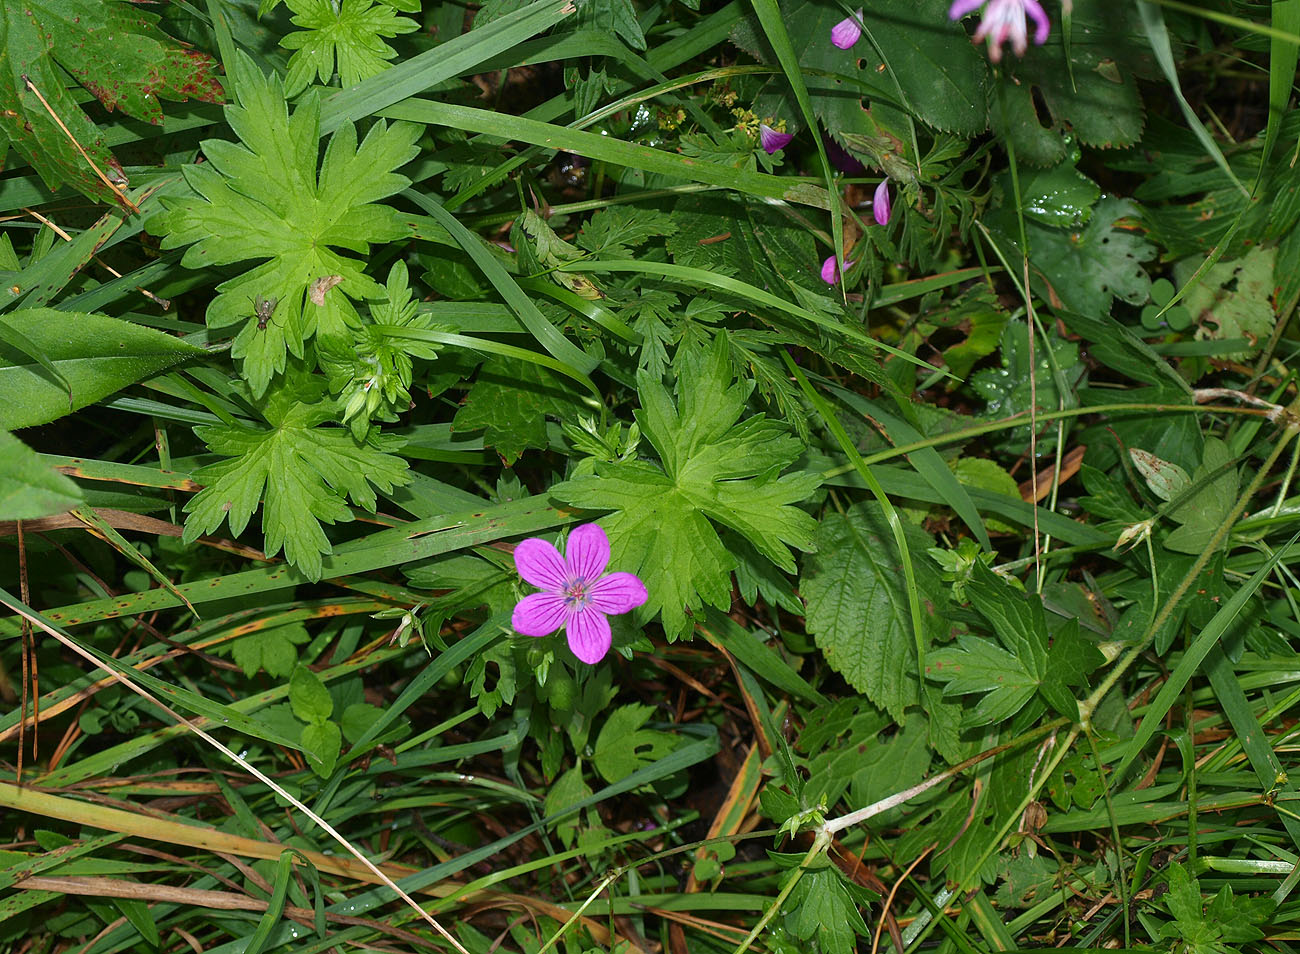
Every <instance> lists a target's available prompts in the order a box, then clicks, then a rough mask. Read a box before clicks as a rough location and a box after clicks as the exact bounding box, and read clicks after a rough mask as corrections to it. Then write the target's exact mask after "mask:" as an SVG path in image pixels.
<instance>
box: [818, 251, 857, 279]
mask: <svg viewBox="0 0 1300 954" xmlns="http://www.w3.org/2000/svg"><path fill="white" fill-rule="evenodd" d="M856 264H857V262H856V261H852V262H845V263H844V267H845V268H852V267H853V266H854V265H856ZM822 281H824V282H825V283H826V284H827V285H838V284H839V283H840V269H839V265H838V264H836V262H835V256H834V255H832V256H831V257H830V258H828V259H826V261H824V262H822Z"/></svg>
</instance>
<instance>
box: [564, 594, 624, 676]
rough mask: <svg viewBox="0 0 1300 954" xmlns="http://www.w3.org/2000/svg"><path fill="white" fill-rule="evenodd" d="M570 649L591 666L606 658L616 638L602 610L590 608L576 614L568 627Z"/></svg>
mask: <svg viewBox="0 0 1300 954" xmlns="http://www.w3.org/2000/svg"><path fill="white" fill-rule="evenodd" d="M568 635H569V648H570V649H572V650H573V655H575V656H577V657H578V658H579V659H581V660H582V661H583V662H585V663H586V664H587V665H589V666H594V665H596V663H598V662H600V661H601V660H602V659H604V658H605V653H607V652H609V647H610V644H611V643H613V641H614V637H613V636H612V634H611V633H610V631H609V620H607V619H606V618H605V614H604V613H602V612H601V611H600V610H598V609H596V608H594V607H592V606H588V607H587V608H586V609H584V610H580V611H579V612H577V613H574V614H573V616H572V618H570V620H569V625H568Z"/></svg>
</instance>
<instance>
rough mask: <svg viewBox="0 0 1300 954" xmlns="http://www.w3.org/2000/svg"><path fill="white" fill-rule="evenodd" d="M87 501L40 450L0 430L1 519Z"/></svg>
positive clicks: (44, 512)
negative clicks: (34, 449)
mask: <svg viewBox="0 0 1300 954" xmlns="http://www.w3.org/2000/svg"><path fill="white" fill-rule="evenodd" d="M83 503H84V500H83V498H82V495H81V488H80V487H78V486H77V485H76V484H74V483H73V482H72V481H71V480H70V479H68V478H67V477H65V476H63V475H62V474H60V473H59V472H58V471H56V470H55V469H54V468H53V467H51V466H49V465H48V464H46V463H44V462H43V461H42V460H41V459H40V458H39V457H37V456H36V452H35V451H33V450H32V449H31V448H30V447H28V446H27V445H26V444H24V443H23V442H22V441H20V440H19V439H18V438H16V437H14V436H13V435H12V434H10V433H8V432H7V431H0V520H32V519H34V518H36V517H48V516H50V515H51V514H56V513H63V512H64V511H65V510H71V509H72V508H73V507H79V506H81V505H82V504H83Z"/></svg>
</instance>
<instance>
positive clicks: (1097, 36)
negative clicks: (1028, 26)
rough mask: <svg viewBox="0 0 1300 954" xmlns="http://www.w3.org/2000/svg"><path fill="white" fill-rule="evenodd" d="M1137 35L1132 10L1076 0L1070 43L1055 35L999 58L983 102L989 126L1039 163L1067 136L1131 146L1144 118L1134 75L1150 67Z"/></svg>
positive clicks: (1061, 152)
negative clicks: (1019, 55) (1023, 51)
mask: <svg viewBox="0 0 1300 954" xmlns="http://www.w3.org/2000/svg"><path fill="white" fill-rule="evenodd" d="M1139 36H1141V33H1140V29H1139V26H1138V23H1137V20H1136V17H1135V16H1134V11H1133V9H1132V6H1131V5H1125V6H1116V5H1115V4H1113V3H1110V2H1109V0H1075V3H1074V11H1073V15H1072V18H1071V29H1070V35H1069V42H1068V43H1062V42H1061V41H1060V39H1059V38H1057V37H1055V36H1054V37H1053V38H1052V39H1051V40H1050V41H1049V42H1048V43H1046V44H1045V45H1043V46H1040V47H1035V48H1033V49H1032V50H1030V52H1029V53H1028V54H1027V55H1026V56H1025V57H1023V58H1012V57H1008V58H1006V59H1005V60H1003V63H1002V73H1003V75H1002V76H1001V77H1000V78H999V80H998V81H997V82H996V83H995V84H994V85H993V89H992V96H991V97H990V102H989V113H988V115H989V122H990V124H991V125H992V127H993V129H994V130H996V131H997V132H999V133H1000V134H1001V135H1003V136H1005V137H1006V138H1007V139H1008V140H1009V141H1010V143H1011V144H1012V145H1014V146H1015V150H1016V157H1017V158H1018V159H1020V160H1021V161H1027V162H1029V163H1032V164H1033V165H1037V166H1049V165H1055V164H1056V163H1058V162H1060V161H1061V160H1062V159H1064V158H1065V156H1066V154H1067V153H1068V151H1069V148H1070V142H1071V138H1073V139H1074V140H1077V141H1078V142H1080V143H1083V144H1084V145H1086V146H1100V147H1107V148H1109V147H1115V146H1128V145H1132V144H1133V143H1135V142H1137V140H1138V138H1139V137H1140V136H1141V135H1142V125H1143V121H1144V118H1145V117H1144V113H1143V110H1142V100H1141V98H1140V97H1139V96H1138V91H1137V83H1136V79H1135V76H1134V72H1135V70H1139V69H1145V68H1146V67H1147V65H1148V64H1146V63H1144V62H1143V61H1144V57H1146V56H1147V55H1146V53H1145V50H1144V48H1143V47H1142V46H1140V45H1139V44H1138V42H1137V38H1138V37H1139ZM1035 97H1039V102H1041V103H1042V104H1044V105H1045V106H1046V112H1045V113H1043V112H1042V111H1041V110H1040V109H1039V108H1038V107H1037V105H1036V104H1035Z"/></svg>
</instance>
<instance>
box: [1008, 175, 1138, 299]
mask: <svg viewBox="0 0 1300 954" xmlns="http://www.w3.org/2000/svg"><path fill="white" fill-rule="evenodd" d="M1139 214H1140V210H1139V208H1138V206H1137V203H1135V202H1130V201H1128V200H1126V199H1116V198H1114V197H1107V198H1105V199H1102V200H1101V201H1100V202H1098V203H1097V207H1096V209H1095V210H1094V211H1093V213H1092V218H1091V219H1089V221H1088V224H1087V225H1086V226H1085V227H1083V228H1082V229H1054V228H1048V227H1046V226H1042V225H1039V224H1038V223H1036V222H1033V221H1026V222H1025V232H1026V237H1027V239H1028V241H1029V248H1030V250H1031V251H1030V262H1031V263H1032V265H1033V267H1034V269H1035V271H1036V272H1038V273H1039V274H1038V275H1036V276H1035V278H1036V279H1038V280H1039V281H1041V279H1042V278H1045V279H1046V280H1047V283H1048V284H1049V285H1050V286H1051V288H1050V294H1054V295H1055V296H1056V297H1057V298H1059V299H1060V301H1061V302H1062V303H1063V304H1064V305H1065V307H1067V308H1069V309H1070V310H1071V311H1077V312H1079V313H1080V314H1082V315H1108V314H1110V310H1111V304H1112V303H1113V302H1114V300H1115V299H1116V298H1119V299H1121V300H1122V301H1125V302H1128V303H1129V304H1130V305H1142V304H1145V303H1146V301H1147V299H1148V298H1150V296H1151V276H1149V275H1148V274H1147V272H1146V269H1145V268H1143V267H1142V263H1143V262H1149V261H1151V259H1153V258H1155V257H1156V247H1155V246H1154V245H1152V244H1151V243H1150V242H1148V241H1147V240H1146V238H1145V237H1144V236H1143V235H1142V234H1141V233H1140V232H1138V231H1136V230H1135V229H1133V228H1125V227H1121V226H1120V225H1119V223H1120V221H1121V220H1123V219H1129V218H1135V217H1137V216H1138V215H1139ZM1038 283H1039V282H1038V281H1036V284H1038Z"/></svg>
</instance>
